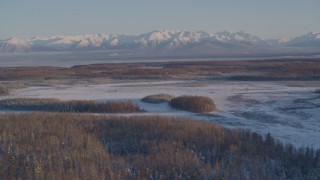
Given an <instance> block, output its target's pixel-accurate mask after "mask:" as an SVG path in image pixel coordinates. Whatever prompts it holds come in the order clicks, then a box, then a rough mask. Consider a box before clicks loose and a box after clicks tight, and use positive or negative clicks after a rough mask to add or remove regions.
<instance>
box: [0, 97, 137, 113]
mask: <svg viewBox="0 0 320 180" xmlns="http://www.w3.org/2000/svg"><path fill="white" fill-rule="evenodd" d="M0 108H2V109H7V110H18V111H47V112H90V113H134V112H141V111H142V110H141V109H140V108H139V106H138V105H137V104H135V103H134V102H132V101H125V102H97V101H93V100H71V101H62V100H59V99H36V98H34V99H33V98H18V99H5V100H0Z"/></svg>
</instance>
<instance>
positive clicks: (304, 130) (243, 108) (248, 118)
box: [2, 81, 320, 148]
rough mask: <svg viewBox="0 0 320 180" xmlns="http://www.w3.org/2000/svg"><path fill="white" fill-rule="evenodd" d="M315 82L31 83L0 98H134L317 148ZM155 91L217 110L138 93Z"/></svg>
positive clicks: (155, 108)
mask: <svg viewBox="0 0 320 180" xmlns="http://www.w3.org/2000/svg"><path fill="white" fill-rule="evenodd" d="M316 88H317V87H316V86H289V85H285V84H284V83H280V82H230V81H208V82H196V81H163V82H140V83H114V84H101V85H73V86H65V85H63V86H34V87H28V88H24V89H18V90H15V91H14V92H13V93H12V95H10V96H7V97H2V98H59V99H64V100H71V99H83V100H91V99H93V100H98V101H105V100H114V101H119V100H133V101H135V102H136V103H138V104H139V105H140V107H141V108H143V109H144V110H146V111H147V112H146V113H144V115H164V116H174V117H191V118H194V119H199V120H207V121H213V122H216V123H218V124H220V125H222V126H224V127H227V128H237V129H248V130H252V131H255V132H258V133H260V134H263V135H264V134H267V133H268V132H270V133H271V134H272V135H273V136H274V137H276V138H278V139H279V140H281V141H282V142H285V143H292V144H294V145H296V146H300V147H302V146H304V147H305V146H312V147H314V148H320V138H319V137H320V95H317V94H315V93H314V90H315V89H316ZM158 93H167V94H171V95H175V96H179V95H202V96H208V97H210V98H212V99H213V100H214V101H215V104H216V106H217V108H218V111H217V112H214V113H211V114H206V115H200V114H196V113H190V112H185V111H179V110H174V109H172V108H170V107H169V106H168V104H166V103H164V104H147V103H143V102H141V100H140V99H141V98H143V97H145V96H147V95H151V94H158Z"/></svg>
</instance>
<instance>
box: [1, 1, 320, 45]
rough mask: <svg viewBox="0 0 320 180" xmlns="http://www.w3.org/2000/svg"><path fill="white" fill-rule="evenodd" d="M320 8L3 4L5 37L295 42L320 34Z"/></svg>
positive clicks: (305, 4) (303, 4) (304, 4)
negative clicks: (164, 36) (199, 36)
mask: <svg viewBox="0 0 320 180" xmlns="http://www.w3.org/2000/svg"><path fill="white" fill-rule="evenodd" d="M318 7H320V1H317V0H309V1H299V0H292V1H290V2H278V1H276V0H270V1H267V2H257V1H254V0H244V1H241V2H230V1H228V2H226V1H220V0H217V1H201V2H197V1H191V0H184V1H182V0H178V1H174V2H171V1H168V0H163V1H160V2H153V1H147V0H139V1H125V0H122V1H102V0H93V1H85V0H77V1H76V0H69V1H67V2H65V1H43V0H29V1H9V0H4V1H2V2H1V3H0V20H1V24H2V25H1V30H0V38H1V39H4V38H9V37H18V38H30V37H34V36H53V35H79V34H95V33H102V34H112V33H120V34H140V33H144V32H150V31H154V30H161V29H169V30H174V29H184V30H188V31H197V30H203V31H206V32H211V33H216V32H219V31H224V30H226V31H230V32H237V31H245V32H248V33H250V34H253V35H256V36H258V37H261V38H263V39H276V38H293V37H296V36H300V35H302V34H305V33H308V32H318V31H320V24H319V23H317V21H318V17H320V11H318Z"/></svg>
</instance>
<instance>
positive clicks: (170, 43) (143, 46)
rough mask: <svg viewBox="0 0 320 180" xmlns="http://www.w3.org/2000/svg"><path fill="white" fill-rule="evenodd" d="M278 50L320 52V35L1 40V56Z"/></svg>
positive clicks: (159, 33) (165, 33)
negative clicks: (274, 37)
mask: <svg viewBox="0 0 320 180" xmlns="http://www.w3.org/2000/svg"><path fill="white" fill-rule="evenodd" d="M279 48H313V49H319V50H320V33H319V32H311V33H308V34H305V35H302V36H300V37H297V38H293V39H289V40H284V39H274V40H263V39H261V38H259V37H257V36H254V35H251V34H249V33H246V32H244V31H240V32H236V33H230V32H228V31H223V32H218V33H215V34H213V33H208V32H205V31H194V32H193V31H184V30H172V31H170V30H156V31H152V32H148V33H143V34H139V35H126V34H110V35H104V34H92V35H87V34H84V35H76V36H59V35H58V36H51V37H34V38H31V39H18V38H9V39H4V40H0V53H15V52H51V51H91V50H137V51H147V52H151V53H154V52H157V53H175V52H177V53H184V52H188V53H192V52H193V53H199V54H203V53H204V54H206V53H214V52H228V51H231V52H246V53H254V52H264V51H268V52H269V51H270V50H277V49H279Z"/></svg>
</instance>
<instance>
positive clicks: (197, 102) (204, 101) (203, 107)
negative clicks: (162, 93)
mask: <svg viewBox="0 0 320 180" xmlns="http://www.w3.org/2000/svg"><path fill="white" fill-rule="evenodd" d="M169 105H170V106H171V107H173V108H175V109H181V110H186V111H191V112H196V113H208V112H211V111H214V110H216V105H215V104H214V102H213V100H212V99H210V98H208V97H205V96H180V97H176V98H173V99H172V100H171V101H170V102H169Z"/></svg>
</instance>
